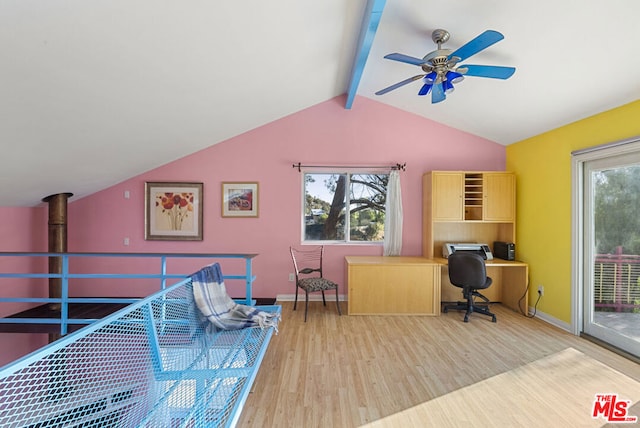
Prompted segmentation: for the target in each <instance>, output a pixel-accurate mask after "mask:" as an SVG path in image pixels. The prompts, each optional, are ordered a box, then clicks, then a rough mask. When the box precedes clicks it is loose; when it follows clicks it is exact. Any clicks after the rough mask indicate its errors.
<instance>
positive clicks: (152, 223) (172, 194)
mask: <svg viewBox="0 0 640 428" xmlns="http://www.w3.org/2000/svg"><path fill="white" fill-rule="evenodd" d="M202 191H203V184H202V183H182V182H146V183H145V192H144V193H145V234H144V239H145V240H149V241H152V240H155V241H202V197H203V193H202Z"/></svg>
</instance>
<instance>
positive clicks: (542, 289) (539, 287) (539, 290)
mask: <svg viewBox="0 0 640 428" xmlns="http://www.w3.org/2000/svg"><path fill="white" fill-rule="evenodd" d="M538 294H539V295H540V296H544V286H543V285H542V284H540V285H538Z"/></svg>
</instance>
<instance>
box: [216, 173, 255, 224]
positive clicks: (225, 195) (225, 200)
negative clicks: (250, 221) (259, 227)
mask: <svg viewBox="0 0 640 428" xmlns="http://www.w3.org/2000/svg"><path fill="white" fill-rule="evenodd" d="M258 207H259V201H258V183H257V182H252V181H244V182H242V181H241V182H223V183H222V217H258Z"/></svg>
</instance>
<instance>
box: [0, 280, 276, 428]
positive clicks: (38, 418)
mask: <svg viewBox="0 0 640 428" xmlns="http://www.w3.org/2000/svg"><path fill="white" fill-rule="evenodd" d="M257 308H259V309H261V310H264V311H266V312H271V313H280V312H281V307H280V306H257ZM274 332H275V327H267V328H260V327H255V328H246V329H242V330H225V331H214V330H212V329H210V325H209V322H208V321H207V320H206V318H204V317H202V314H201V313H199V312H198V309H197V307H196V305H195V302H194V298H193V288H192V284H191V281H190V279H186V280H182V281H179V282H177V283H176V284H173V285H170V286H168V287H167V288H166V289H165V290H162V291H158V292H156V293H154V294H152V295H150V296H148V297H146V298H144V299H141V300H139V301H138V302H136V303H133V304H131V305H128V306H127V307H125V308H123V309H120V310H119V311H117V312H115V313H113V314H111V315H109V316H107V317H106V318H104V319H101V320H99V321H96V322H94V323H92V324H91V325H89V326H87V327H85V328H83V329H82V330H80V331H76V332H74V333H72V334H69V335H67V336H64V337H62V338H61V339H59V340H56V341H55V342H53V343H51V344H49V345H48V346H45V347H43V348H41V349H39V350H37V351H35V352H33V353H31V354H29V355H27V356H25V357H23V358H21V359H19V360H16V361H14V362H13V363H11V364H9V365H7V366H5V367H0V391H1V394H0V395H1V398H0V426H1V427H3V428H4V427H7V428H26V427H42V428H45V427H50V428H53V427H63V426H64V427H72V426H73V427H79V426H85V427H90V426H91V427H106V426H114V427H115V426H118V427H140V428H142V427H144V428H155V427H234V426H235V425H236V424H237V422H238V419H239V416H240V412H241V411H242V408H243V406H244V404H245V402H246V399H247V397H248V395H249V392H250V390H251V388H252V385H253V382H254V381H255V377H256V374H257V372H258V370H259V368H260V364H261V362H262V360H263V357H264V355H265V353H266V350H267V347H268V344H269V341H270V339H271V337H272V335H273V333H274Z"/></svg>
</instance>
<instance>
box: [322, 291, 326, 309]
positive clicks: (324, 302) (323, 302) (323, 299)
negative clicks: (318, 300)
mask: <svg viewBox="0 0 640 428" xmlns="http://www.w3.org/2000/svg"><path fill="white" fill-rule="evenodd" d="M322 304H323V305H325V306H327V301H326V300H325V298H324V290H322Z"/></svg>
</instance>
